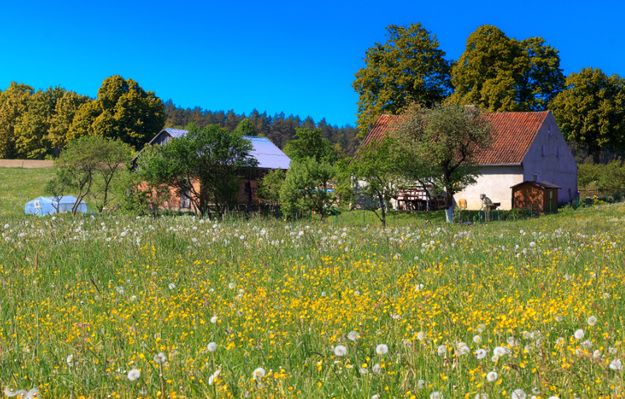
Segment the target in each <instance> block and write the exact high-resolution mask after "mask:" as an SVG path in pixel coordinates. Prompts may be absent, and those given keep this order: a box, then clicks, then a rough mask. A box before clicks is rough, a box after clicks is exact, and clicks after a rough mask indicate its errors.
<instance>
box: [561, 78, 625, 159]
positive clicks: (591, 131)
mask: <svg viewBox="0 0 625 399" xmlns="http://www.w3.org/2000/svg"><path fill="white" fill-rule="evenodd" d="M550 108H551V110H552V111H553V114H554V116H555V118H556V120H557V121H558V126H559V127H560V129H561V130H562V132H563V133H564V134H565V136H566V138H567V139H568V140H569V141H573V142H575V143H578V144H580V145H581V146H583V147H584V148H585V149H586V150H587V152H588V154H589V155H590V156H592V157H593V159H594V160H595V161H597V162H598V161H600V158H601V157H600V155H601V152H602V151H604V150H612V151H617V152H620V153H621V154H622V153H623V152H625V79H624V78H622V77H620V76H618V75H612V76H608V75H606V74H605V73H604V72H603V71H601V70H600V69H595V68H585V69H582V70H581V71H580V72H578V73H572V74H570V75H569V76H568V77H567V79H566V88H565V90H564V91H562V92H561V93H560V94H558V95H557V96H556V97H555V98H554V99H553V101H552V102H551V105H550Z"/></svg>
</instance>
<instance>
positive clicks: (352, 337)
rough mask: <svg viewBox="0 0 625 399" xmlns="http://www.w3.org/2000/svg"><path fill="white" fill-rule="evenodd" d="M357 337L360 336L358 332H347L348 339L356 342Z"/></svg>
mask: <svg viewBox="0 0 625 399" xmlns="http://www.w3.org/2000/svg"><path fill="white" fill-rule="evenodd" d="M358 338H360V334H358V332H356V331H350V332H348V333H347V339H349V340H350V341H353V342H356V340H358Z"/></svg>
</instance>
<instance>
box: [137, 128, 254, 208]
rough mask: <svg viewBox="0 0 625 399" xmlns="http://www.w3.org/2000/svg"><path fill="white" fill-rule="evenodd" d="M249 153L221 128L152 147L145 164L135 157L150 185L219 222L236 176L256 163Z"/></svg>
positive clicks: (231, 200)
mask: <svg viewBox="0 0 625 399" xmlns="http://www.w3.org/2000/svg"><path fill="white" fill-rule="evenodd" d="M251 150H252V144H251V143H250V142H249V141H248V140H246V139H244V138H243V137H241V136H239V135H237V134H234V133H232V132H229V131H227V130H225V129H223V128H220V127H218V126H215V125H210V126H206V127H197V126H194V127H192V128H191V130H190V131H189V133H188V134H187V135H185V136H183V137H180V138H176V139H173V140H171V141H170V142H169V143H167V145H164V146H156V147H154V148H153V150H152V151H151V154H150V156H149V157H147V158H146V160H145V161H143V160H142V158H143V157H139V166H138V168H139V171H140V173H142V174H144V175H146V176H150V178H149V180H150V181H151V182H153V183H155V184H166V185H169V186H171V187H174V188H176V189H177V191H178V193H179V194H180V195H181V196H182V195H184V196H186V197H188V198H189V199H190V200H191V202H192V203H193V204H194V207H195V209H196V210H197V211H198V212H199V213H200V214H201V215H203V216H208V217H217V218H219V217H221V216H222V215H223V214H224V212H225V211H226V210H227V209H229V207H230V206H232V205H233V204H234V203H235V199H236V195H237V194H238V191H239V177H238V176H239V175H238V172H240V170H241V169H242V168H247V167H253V166H255V165H256V163H257V161H256V159H254V158H253V157H251V156H250V151H251ZM195 182H197V183H199V184H194V183H195Z"/></svg>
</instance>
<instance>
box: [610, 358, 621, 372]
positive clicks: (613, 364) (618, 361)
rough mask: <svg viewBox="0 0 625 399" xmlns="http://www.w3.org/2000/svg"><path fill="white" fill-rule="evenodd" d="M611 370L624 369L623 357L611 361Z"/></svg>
mask: <svg viewBox="0 0 625 399" xmlns="http://www.w3.org/2000/svg"><path fill="white" fill-rule="evenodd" d="M610 370H614V371H621V370H623V363H622V362H621V359H614V360H612V361H611V362H610Z"/></svg>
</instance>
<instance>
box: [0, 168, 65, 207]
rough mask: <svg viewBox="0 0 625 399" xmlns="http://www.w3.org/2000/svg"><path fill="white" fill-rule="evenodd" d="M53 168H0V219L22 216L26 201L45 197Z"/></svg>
mask: <svg viewBox="0 0 625 399" xmlns="http://www.w3.org/2000/svg"><path fill="white" fill-rule="evenodd" d="M54 173H55V170H54V169H53V168H41V169H23V168H0V217H4V216H18V215H22V214H24V205H25V204H26V202H27V201H29V200H31V199H33V198H36V197H39V196H41V195H45V188H46V184H47V183H48V181H49V180H50V179H52V177H54Z"/></svg>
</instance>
